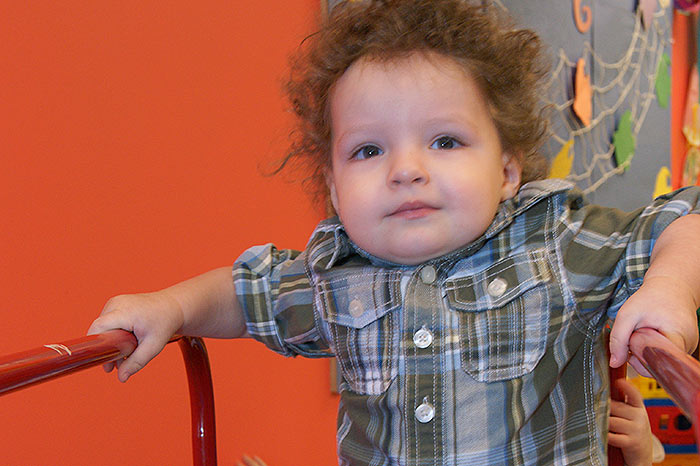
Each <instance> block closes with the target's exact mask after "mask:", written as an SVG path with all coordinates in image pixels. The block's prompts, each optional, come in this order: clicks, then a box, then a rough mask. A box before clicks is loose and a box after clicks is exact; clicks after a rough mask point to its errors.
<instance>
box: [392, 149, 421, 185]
mask: <svg viewBox="0 0 700 466" xmlns="http://www.w3.org/2000/svg"><path fill="white" fill-rule="evenodd" d="M428 179H429V177H428V172H427V170H426V169H425V166H424V165H423V163H422V160H421V157H420V155H419V154H417V153H416V152H403V153H402V154H400V155H397V156H396V157H394V160H393V163H392V165H391V172H390V174H389V184H390V185H391V186H399V185H407V184H413V183H426V182H427V181H428Z"/></svg>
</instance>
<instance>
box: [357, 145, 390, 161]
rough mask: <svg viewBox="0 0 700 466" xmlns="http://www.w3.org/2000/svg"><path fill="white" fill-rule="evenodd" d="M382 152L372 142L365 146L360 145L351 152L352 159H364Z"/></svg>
mask: <svg viewBox="0 0 700 466" xmlns="http://www.w3.org/2000/svg"><path fill="white" fill-rule="evenodd" d="M383 153H384V152H383V151H382V150H381V149H380V148H379V147H377V146H374V145H372V144H368V145H366V146H362V147H360V148H359V149H357V150H356V151H355V152H354V153H353V154H352V158H354V159H359V160H364V159H369V158H372V157H376V156H378V155H382V154H383Z"/></svg>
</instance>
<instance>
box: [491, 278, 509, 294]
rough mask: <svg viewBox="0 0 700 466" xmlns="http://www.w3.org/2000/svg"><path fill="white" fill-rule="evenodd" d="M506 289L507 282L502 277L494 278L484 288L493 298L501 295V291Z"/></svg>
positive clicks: (503, 291)
mask: <svg viewBox="0 0 700 466" xmlns="http://www.w3.org/2000/svg"><path fill="white" fill-rule="evenodd" d="M507 289H508V282H507V281H505V280H504V279H502V278H500V277H499V278H494V279H493V281H492V282H491V283H489V286H488V287H487V288H486V291H487V292H488V294H490V295H491V296H492V297H494V298H499V297H501V296H503V293H505V292H506V290H507Z"/></svg>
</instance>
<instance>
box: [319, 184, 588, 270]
mask: <svg viewBox="0 0 700 466" xmlns="http://www.w3.org/2000/svg"><path fill="white" fill-rule="evenodd" d="M573 186H574V185H573V184H572V183H570V182H568V181H565V180H560V179H547V180H539V181H533V182H530V183H527V184H525V185H523V186H522V187H521V188H520V190H519V191H518V193H517V194H516V195H515V196H514V197H512V198H510V199H507V200H505V201H503V202H501V204H500V205H499V206H498V211H497V212H496V216H495V217H494V219H493V221H492V222H491V225H489V227H488V228H487V229H486V231H485V232H484V234H483V235H481V237H479V238H477V239H476V240H474V241H473V242H472V243H470V244H468V245H466V246H464V247H462V248H460V249H458V250H455V251H452V252H450V253H447V254H446V255H444V256H440V257H437V258H434V259H431V260H429V261H427V262H426V263H437V262H445V261H451V260H454V259H457V258H462V257H466V256H468V255H470V254H472V253H473V252H474V251H476V250H478V249H479V248H481V246H482V245H483V244H484V242H486V241H487V240H489V239H490V238H493V237H494V236H495V235H497V234H498V233H499V232H500V231H502V230H503V229H504V228H505V227H507V226H508V225H509V224H510V223H511V222H512V221H513V219H514V218H515V217H517V216H518V215H520V214H521V213H522V212H524V211H526V210H528V209H529V208H530V207H532V206H533V205H534V204H536V203H538V202H540V201H542V200H543V199H546V198H549V197H552V196H554V195H556V194H559V193H562V192H565V191H569V190H571V189H572V188H573ZM306 250H307V254H308V264H309V266H310V267H312V268H314V269H316V270H321V269H330V268H331V267H333V266H334V265H336V264H338V263H339V262H343V261H345V260H346V259H349V258H350V257H351V256H353V255H357V256H360V257H362V258H364V259H366V260H367V261H369V262H370V263H371V264H373V265H376V266H379V267H393V268H412V267H414V266H408V265H404V264H397V263H394V262H390V261H387V260H384V259H381V258H379V257H376V256H374V255H372V254H370V253H369V252H367V251H365V250H363V249H362V248H360V247H359V246H357V245H356V244H355V243H353V242H352V241H351V240H350V238H349V237H348V235H347V233H346V232H345V228H344V227H343V224H342V223H341V222H340V219H339V218H338V217H337V216H336V217H331V218H328V219H325V220H322V221H321V222H320V223H319V224H318V225H317V226H316V229H315V230H314V232H313V233H312V235H311V238H310V239H309V242H308V244H307V246H306Z"/></svg>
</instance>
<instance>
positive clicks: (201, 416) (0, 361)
mask: <svg viewBox="0 0 700 466" xmlns="http://www.w3.org/2000/svg"><path fill="white" fill-rule="evenodd" d="M171 341H178V343H179V346H180V349H181V351H182V355H183V358H184V360H185V366H186V370H187V379H188V383H189V390H190V405H191V415H192V455H193V463H194V464H195V465H196V466H205V465H207V466H208V465H216V427H215V420H214V395H213V388H212V382H211V368H210V366H209V358H208V356H207V352H206V347H205V346H204V341H203V340H202V339H201V338H192V337H175V338H173V340H171ZM136 344H137V342H136V338H135V337H134V336H133V335H132V334H131V333H129V332H125V331H123V330H113V331H110V332H106V333H104V334H101V335H91V336H87V337H83V338H78V339H75V340H70V341H65V342H62V343H57V344H50V345H44V346H43V347H41V348H36V349H33V350H30V351H25V352H22V353H16V354H12V355H9V356H4V357H0V395H3V394H6V393H10V392H12V391H15V390H19V389H22V388H26V387H28V386H30V385H34V384H37V383H41V382H45V381H48V380H51V379H53V378H56V377H60V376H63V375H67V374H70V373H72V372H75V371H79V370H83V369H87V368H89V367H93V366H96V365H101V364H104V363H106V362H110V361H114V360H117V359H120V358H123V357H126V356H128V355H129V354H131V352H132V351H133V350H134V348H136ZM630 350H631V352H632V354H634V355H635V356H636V357H637V358H639V360H640V361H641V362H642V364H644V366H645V367H646V368H647V369H648V370H649V372H650V373H651V374H652V376H653V377H654V378H655V379H656V380H657V382H659V384H660V385H661V386H662V387H663V388H664V389H665V390H666V392H667V393H668V394H669V396H670V397H671V398H672V399H673V400H674V401H675V402H676V404H677V405H678V406H679V407H680V408H681V410H683V412H684V413H685V414H686V415H687V416H688V418H689V419H691V421H692V423H693V426H694V432H695V438H696V439H700V362H699V361H698V360H696V359H694V358H693V357H691V356H689V355H687V354H686V353H684V352H683V351H681V350H680V349H679V348H677V347H676V346H674V345H673V344H672V343H671V342H670V341H669V340H668V339H667V338H666V337H664V336H663V335H661V334H660V333H659V332H657V331H655V330H651V329H640V330H637V331H636V332H634V334H632V338H631V339H630ZM621 377H624V369H622V368H618V369H613V370H612V371H611V380H615V379H616V378H621ZM612 397H613V399H619V398H620V394H619V393H616V391H615V390H613V391H612ZM609 464H610V465H611V466H612V465H622V464H623V463H622V457H621V455H619V452H615V451H614V449H611V457H610V462H609Z"/></svg>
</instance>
